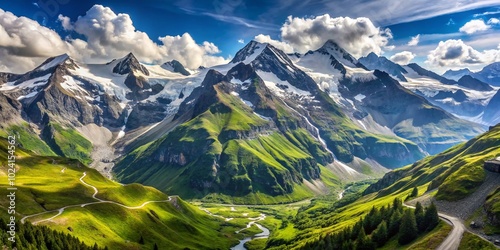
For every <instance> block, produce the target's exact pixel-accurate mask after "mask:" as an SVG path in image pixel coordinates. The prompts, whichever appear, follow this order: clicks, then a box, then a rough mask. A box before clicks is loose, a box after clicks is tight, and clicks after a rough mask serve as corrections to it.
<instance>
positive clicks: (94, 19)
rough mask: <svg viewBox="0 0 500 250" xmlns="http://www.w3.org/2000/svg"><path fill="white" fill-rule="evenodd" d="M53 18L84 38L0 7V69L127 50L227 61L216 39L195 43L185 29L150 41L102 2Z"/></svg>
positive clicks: (159, 57)
mask: <svg viewBox="0 0 500 250" xmlns="http://www.w3.org/2000/svg"><path fill="white" fill-rule="evenodd" d="M58 20H59V22H60V23H61V25H62V27H63V28H64V29H65V30H67V31H73V32H75V33H77V34H79V35H81V37H83V38H82V39H80V38H71V37H67V38H65V39H62V38H61V37H60V36H59V34H58V33H57V32H55V31H54V30H51V29H49V28H47V27H44V26H42V25H40V24H39V23H38V22H36V21H34V20H32V19H29V18H26V17H17V16H15V15H14V14H12V13H10V12H6V11H4V10H2V9H0V58H2V60H1V62H0V69H1V70H3V71H11V72H16V73H22V72H26V71H28V70H31V69H33V68H34V67H35V66H36V65H38V64H40V63H41V62H43V61H44V60H45V59H46V58H47V57H51V56H56V55H60V54H63V53H68V54H69V55H70V56H72V57H74V58H75V59H77V60H81V61H84V62H103V61H109V60H111V59H114V58H119V57H122V56H124V55H126V54H127V53H129V52H132V53H134V54H135V55H136V56H137V57H138V59H139V60H141V61H143V62H147V63H163V62H165V61H169V60H172V59H176V60H178V61H180V62H181V63H183V64H184V65H185V66H186V67H188V68H197V67H199V66H201V65H203V66H212V65H214V64H221V63H225V62H227V61H228V60H227V59H225V58H223V57H220V56H216V55H215V54H218V53H220V50H219V48H218V47H217V46H216V45H215V44H213V43H211V42H208V41H204V42H202V43H201V44H199V43H197V42H196V41H195V40H194V39H193V38H192V37H191V35H190V34H188V33H185V34H183V35H180V36H179V35H178V36H164V37H159V38H158V40H157V42H155V41H153V40H152V39H150V38H149V36H148V35H147V34H146V33H145V32H142V31H139V30H137V29H136V28H135V26H134V25H133V22H132V19H131V18H130V16H129V15H128V14H116V13H115V12H114V11H113V10H111V9H110V8H107V7H104V6H102V5H94V6H93V7H92V8H90V9H89V10H88V11H87V12H86V13H85V15H83V16H79V17H78V18H77V19H76V20H71V19H70V18H69V17H65V16H62V15H59V17H58Z"/></svg>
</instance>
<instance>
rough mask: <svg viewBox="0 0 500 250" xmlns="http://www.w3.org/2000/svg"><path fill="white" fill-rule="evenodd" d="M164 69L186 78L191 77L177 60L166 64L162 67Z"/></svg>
mask: <svg viewBox="0 0 500 250" xmlns="http://www.w3.org/2000/svg"><path fill="white" fill-rule="evenodd" d="M161 67H162V68H164V69H166V70H170V71H172V72H176V73H179V74H182V75H185V76H189V75H191V73H189V71H187V70H186V69H185V68H184V66H183V65H182V64H181V63H180V62H179V61H177V60H172V61H170V62H166V63H164V64H163V65H161Z"/></svg>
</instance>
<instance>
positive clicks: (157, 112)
mask: <svg viewBox="0 0 500 250" xmlns="http://www.w3.org/2000/svg"><path fill="white" fill-rule="evenodd" d="M166 112H167V109H166V106H165V105H161V104H158V103H156V102H139V103H137V104H136V105H135V106H134V107H133V108H132V112H130V115H129V117H128V120H127V124H126V127H127V129H130V130H132V129H136V128H139V127H142V126H146V125H150V124H154V123H157V122H160V121H161V120H163V118H165V116H166Z"/></svg>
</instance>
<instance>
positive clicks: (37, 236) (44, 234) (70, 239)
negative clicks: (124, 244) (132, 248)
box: [0, 218, 108, 250]
mask: <svg viewBox="0 0 500 250" xmlns="http://www.w3.org/2000/svg"><path fill="white" fill-rule="evenodd" d="M8 230H9V229H8V228H7V224H6V222H5V220H3V219H2V218H0V248H2V249H4V248H6V249H14V248H16V249H18V250H102V249H104V250H107V249H108V248H107V247H105V248H101V247H99V246H98V245H97V244H94V246H88V245H85V243H84V242H82V241H80V240H79V239H78V238H77V237H75V236H72V235H70V234H69V233H68V234H65V233H62V232H58V231H56V230H52V229H50V228H49V227H47V226H35V225H32V224H31V223H29V222H27V223H25V224H22V223H20V222H16V235H15V242H14V243H13V242H11V241H9V240H8V238H9V237H10V235H9V234H8Z"/></svg>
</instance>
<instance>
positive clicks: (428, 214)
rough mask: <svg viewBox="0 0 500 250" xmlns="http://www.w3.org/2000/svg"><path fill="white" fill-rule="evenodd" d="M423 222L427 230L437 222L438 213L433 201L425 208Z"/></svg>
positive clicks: (432, 227)
mask: <svg viewBox="0 0 500 250" xmlns="http://www.w3.org/2000/svg"><path fill="white" fill-rule="evenodd" d="M425 222H426V224H427V227H426V229H427V231H431V230H432V229H434V228H435V227H436V226H437V225H438V224H439V215H438V211H437V208H436V205H434V202H433V203H431V205H430V206H429V207H428V208H427V209H426V210H425Z"/></svg>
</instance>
